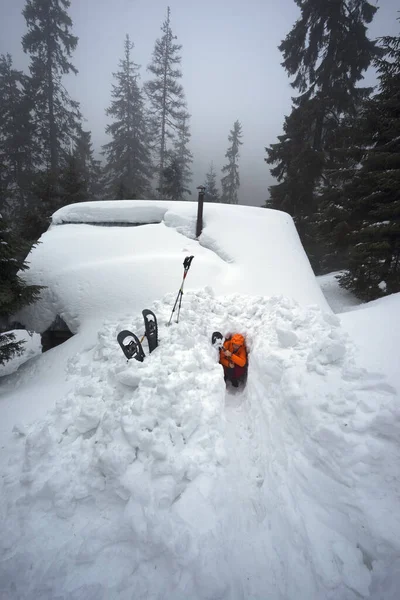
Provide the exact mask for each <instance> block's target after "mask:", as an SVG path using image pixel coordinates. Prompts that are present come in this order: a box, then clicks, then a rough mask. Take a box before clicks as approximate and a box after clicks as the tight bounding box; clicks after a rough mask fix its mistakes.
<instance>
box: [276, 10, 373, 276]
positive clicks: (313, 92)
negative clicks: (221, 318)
mask: <svg viewBox="0 0 400 600" xmlns="http://www.w3.org/2000/svg"><path fill="white" fill-rule="evenodd" d="M296 3H297V4H298V6H299V7H300V10H301V15H300V18H299V19H298V21H297V22H296V23H295V25H294V27H293V29H292V30H291V32H290V33H289V34H288V35H287V36H286V38H285V40H284V41H283V42H282V43H281V45H280V46H279V49H280V50H281V52H282V54H283V57H284V61H283V63H282V64H283V66H284V68H285V69H286V71H287V72H288V74H289V75H290V76H294V80H293V82H292V86H293V87H294V88H295V89H297V90H298V92H299V94H300V95H299V96H298V97H297V98H295V99H293V103H294V107H293V111H292V114H291V115H290V116H289V117H286V119H285V124H284V135H283V136H281V137H280V138H279V142H278V143H277V144H273V145H272V146H271V147H270V148H267V154H268V156H267V158H266V161H267V163H268V164H274V165H276V166H275V168H274V169H272V170H271V173H272V174H273V175H274V176H275V177H276V178H277V179H278V184H277V185H276V186H271V187H270V194H271V198H270V200H269V201H268V202H267V205H268V206H272V207H273V208H278V209H283V210H288V208H289V209H290V214H291V215H292V216H293V217H294V219H295V222H296V225H297V227H298V229H299V233H300V236H301V238H302V241H303V244H304V246H305V248H306V251H307V252H308V254H309V256H311V258H314V261H313V262H314V266H316V265H318V261H319V258H320V257H319V256H315V253H316V251H317V249H316V248H315V247H312V244H313V243H314V241H315V236H316V227H315V226H316V218H315V215H316V214H318V212H319V208H320V207H319V203H320V193H321V190H320V189H319V188H320V186H321V185H323V181H322V177H323V175H324V168H325V166H326V153H327V152H328V151H329V145H328V144H329V140H331V139H332V131H333V130H334V128H335V127H339V126H340V125H341V122H342V119H343V118H344V119H348V118H349V117H353V118H355V117H356V114H357V108H358V107H359V105H360V103H361V102H362V100H363V99H364V98H366V97H367V96H368V95H369V94H370V92H371V90H370V88H360V87H358V85H357V84H358V83H359V82H360V80H361V79H362V78H363V74H364V72H365V71H366V69H367V68H368V67H369V65H370V64H371V61H372V60H373V59H374V58H375V57H376V56H378V54H379V49H378V47H377V45H376V43H375V42H372V41H371V40H369V39H368V37H367V34H366V25H368V24H369V23H371V21H372V19H373V17H374V14H375V12H376V10H377V8H376V7H375V6H373V5H372V4H371V3H370V2H369V1H368V0H349V1H348V0H326V1H325V2H315V0H296ZM299 190H300V192H301V193H300V194H299ZM310 243H311V246H310ZM313 255H314V256H313Z"/></svg>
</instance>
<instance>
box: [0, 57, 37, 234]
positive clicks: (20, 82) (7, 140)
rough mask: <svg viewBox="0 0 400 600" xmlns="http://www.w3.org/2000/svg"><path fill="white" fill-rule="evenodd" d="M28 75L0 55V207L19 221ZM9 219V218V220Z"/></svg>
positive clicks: (28, 141) (27, 167) (26, 173)
mask: <svg viewBox="0 0 400 600" xmlns="http://www.w3.org/2000/svg"><path fill="white" fill-rule="evenodd" d="M27 85H28V78H27V77H26V75H24V74H23V73H22V72H21V71H17V70H16V69H14V68H13V63H12V58H11V56H10V55H9V54H7V55H6V56H4V55H1V56H0V210H2V211H3V213H4V215H9V216H10V219H13V226H14V227H16V226H18V225H20V221H21V218H22V215H23V213H24V211H26V210H27V205H28V202H29V197H30V186H31V182H32V173H33V156H32V135H33V124H32V121H31V116H30V110H31V106H30V102H29V98H28V95H27V92H26V89H27ZM10 223H11V220H10Z"/></svg>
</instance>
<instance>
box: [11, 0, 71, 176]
mask: <svg viewBox="0 0 400 600" xmlns="http://www.w3.org/2000/svg"><path fill="white" fill-rule="evenodd" d="M70 4H71V3H70V0H27V1H26V5H25V8H24V9H23V11H22V14H23V16H24V17H25V20H26V24H27V28H28V32H27V33H26V34H25V35H24V36H23V38H22V47H23V49H24V51H25V52H26V53H28V54H29V55H30V58H31V62H30V67H29V68H30V74H31V78H30V84H31V90H30V93H31V95H32V100H33V106H34V109H33V119H34V124H35V134H36V135H35V142H36V147H37V148H38V150H39V152H40V163H41V164H40V166H41V168H42V169H44V170H50V171H51V172H52V174H53V175H56V174H57V172H58V169H59V168H60V165H61V162H62V160H63V156H64V155H65V154H66V153H68V151H69V148H70V143H71V140H73V139H74V138H75V136H76V132H77V129H78V127H79V122H80V118H81V115H80V112H79V104H78V103H77V102H76V101H74V100H72V99H71V98H70V96H69V94H68V92H67V91H66V89H65V87H64V85H63V81H62V80H63V76H65V75H67V74H68V73H75V74H76V73H77V69H76V68H75V67H74V66H73V64H72V63H71V61H70V58H71V54H72V52H73V50H75V48H76V46H77V43H78V38H77V37H75V36H74V35H72V33H71V28H72V21H71V18H70V17H69V15H68V12H67V10H68V8H69V7H70Z"/></svg>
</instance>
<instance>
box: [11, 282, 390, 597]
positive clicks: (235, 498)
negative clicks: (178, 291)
mask: <svg viewBox="0 0 400 600" xmlns="http://www.w3.org/2000/svg"><path fill="white" fill-rule="evenodd" d="M174 300H175V297H174V296H172V295H171V294H169V295H167V296H166V297H165V298H164V300H163V301H161V302H157V303H155V304H154V305H153V307H152V309H153V310H154V311H155V312H156V314H157V315H158V317H159V325H160V346H159V348H157V349H156V350H155V351H154V352H153V353H152V354H151V355H149V356H148V357H146V359H145V361H144V362H143V363H138V362H136V361H130V362H128V363H127V362H126V361H125V358H124V357H123V355H122V353H121V351H120V349H119V347H118V345H117V342H116V334H117V332H118V331H120V330H121V329H123V328H128V329H132V331H136V332H137V333H138V334H140V333H141V332H142V330H143V325H142V320H141V318H139V317H137V318H135V319H133V320H132V321H131V322H127V321H126V320H124V321H122V320H121V321H119V322H118V321H116V320H114V321H110V322H108V323H105V324H104V327H103V328H102V331H101V333H100V334H99V339H98V343H97V346H96V347H95V349H94V350H90V351H87V352H85V353H83V354H82V355H81V356H77V357H76V358H74V359H73V360H71V361H70V363H69V365H68V370H69V373H70V376H71V377H74V378H75V379H76V387H75V390H74V392H72V393H70V394H69V395H68V396H67V397H66V398H65V399H64V400H63V401H61V402H59V403H58V405H57V406H56V408H55V410H54V411H53V412H52V413H49V414H48V416H47V418H46V419H45V420H44V421H42V422H40V423H36V424H35V425H33V426H32V427H31V428H30V429H29V430H28V431H25V430H22V429H18V430H16V431H15V443H14V444H13V446H12V447H11V448H10V449H8V450H9V455H10V456H11V458H10V462H9V465H8V467H7V471H6V473H5V474H4V477H3V478H2V497H3V498H4V499H5V501H3V502H2V503H1V511H2V512H1V515H0V516H1V518H2V522H3V523H6V526H5V534H4V535H2V536H1V538H0V561H1V562H0V582H1V586H2V587H0V591H1V592H2V593H4V594H5V597H7V598H10V600H14V599H16V598H33V597H34V598H40V599H42V598H49V599H50V598H54V597H55V596H60V594H61V597H62V595H64V596H66V597H68V598H73V599H75V598H76V599H78V598H83V597H84V598H89V599H91V598H93V599H94V598H96V600H97V599H103V598H104V599H105V598H111V597H112V598H121V599H123V600H125V599H126V600H127V599H128V598H129V599H130V598H132V593H133V591H134V597H135V599H136V598H150V597H154V598H173V599H174V600H175V599H178V600H184V599H185V600H187V598H191V599H194V600H196V599H211V598H213V599H214V598H215V599H216V598H221V599H225V598H226V599H232V600H236V599H238V600H239V599H243V600H244V599H245V598H265V597H268V598H270V599H271V600H275V599H276V600H284V599H288V598H289V599H294V598H296V599H297V598H300V599H302V598H304V600H306V599H307V600H321V599H322V598H327V599H330V600H331V599H334V600H343V599H346V600H353V599H354V600H355V599H356V598H360V597H362V598H368V597H377V595H376V593H377V591H378V590H379V589H381V588H382V587H384V588H385V589H386V590H389V593H390V590H391V589H393V596H390V595H388V596H387V597H385V600H386V598H387V599H388V598H393V599H394V598H395V595H394V594H395V592H396V590H397V589H398V587H397V586H398V584H399V579H398V578H397V579H396V577H395V575H394V570H393V564H394V563H395V561H396V560H397V561H399V541H398V540H399V539H400V521H399V519H398V517H396V513H395V512H394V507H395V506H396V502H397V496H396V494H397V493H398V491H399V490H398V479H397V477H396V472H397V465H398V464H399V459H400V455H399V450H398V445H397V444H396V443H395V442H396V440H398V439H399V434H400V410H399V407H398V405H397V403H396V398H395V395H394V390H393V389H392V388H390V386H389V385H388V384H386V383H385V382H384V381H383V380H381V379H377V378H376V377H375V378H374V377H372V376H369V375H368V373H367V372H366V371H364V370H362V369H359V368H358V367H357V366H356V364H355V362H354V359H353V355H354V349H353V347H352V344H351V342H350V340H349V338H348V336H347V335H346V334H345V333H344V332H343V330H342V329H341V327H340V324H339V320H338V319H337V318H336V317H335V316H334V315H332V314H330V313H323V312H322V311H321V310H320V309H319V308H318V307H316V306H315V307H314V306H309V307H306V308H302V307H300V306H299V305H297V304H296V303H295V302H294V301H291V300H288V299H286V298H284V297H273V298H265V297H249V296H244V295H239V294H235V295H232V296H226V297H214V295H213V292H212V290H211V289H208V288H206V289H204V290H203V291H200V292H196V293H194V292H190V293H186V294H185V296H184V302H183V305H182V312H181V321H180V323H179V324H178V325H177V324H175V323H174V324H173V325H172V326H171V327H169V328H167V327H166V326H165V323H166V322H167V321H168V318H169V315H170V311H171V306H172V304H173V302H174ZM215 329H218V330H220V331H222V332H223V333H224V334H227V333H229V332H233V331H241V332H242V333H244V334H245V335H246V339H247V344H248V348H249V351H250V363H249V376H248V383H247V387H246V389H245V390H244V391H243V392H242V393H239V394H236V395H233V394H231V393H228V394H226V393H225V384H224V382H223V378H222V369H221V367H220V366H219V365H218V364H217V352H216V350H214V349H213V348H211V346H210V338H211V332H212V331H213V330H215ZM384 482H385V486H384V485H383V483H384ZM388 482H392V483H391V484H390V483H389V484H388ZM381 487H382V489H385V494H380V493H379V489H380V488H381ZM389 514H390V519H389V518H388V515H389ZM28 573H29V575H28ZM374 594H375V595H374Z"/></svg>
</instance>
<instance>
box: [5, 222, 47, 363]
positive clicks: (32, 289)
mask: <svg viewBox="0 0 400 600" xmlns="http://www.w3.org/2000/svg"><path fill="white" fill-rule="evenodd" d="M28 251H29V246H28V245H27V244H26V243H25V242H22V241H21V238H20V236H17V235H15V234H14V233H13V232H12V231H11V228H10V227H9V226H8V225H7V223H6V221H5V220H4V218H3V217H2V215H0V265H1V268H0V290H1V294H0V365H4V364H5V363H6V362H7V361H8V360H10V359H11V358H12V357H13V356H18V355H20V354H22V352H23V342H18V341H16V339H15V335H14V334H13V333H10V332H9V330H10V325H11V324H10V323H9V319H10V317H11V316H12V315H13V314H15V313H16V312H17V311H18V310H20V309H21V308H22V307H23V306H25V305H26V304H30V303H32V302H34V301H35V300H36V298H37V297H38V296H39V293H40V287H39V286H35V285H27V284H26V283H25V282H24V281H23V280H22V279H21V277H20V276H19V275H18V271H20V270H22V271H24V270H26V269H27V268H28V266H27V263H26V262H25V261H24V256H25V255H26V254H27V253H28Z"/></svg>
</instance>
